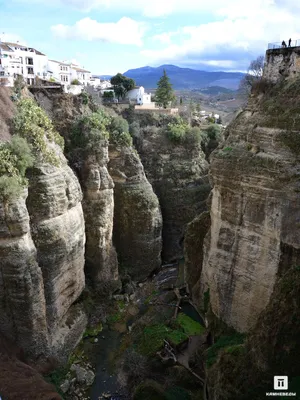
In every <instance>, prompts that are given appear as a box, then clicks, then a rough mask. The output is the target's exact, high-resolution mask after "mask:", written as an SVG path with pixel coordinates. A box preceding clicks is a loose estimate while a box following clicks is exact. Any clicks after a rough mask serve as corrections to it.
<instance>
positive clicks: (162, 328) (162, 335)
mask: <svg viewBox="0 0 300 400" xmlns="http://www.w3.org/2000/svg"><path fill="white" fill-rule="evenodd" d="M187 338H188V336H187V335H186V334H185V333H184V332H182V331H180V330H177V329H172V328H169V327H167V326H166V325H164V324H157V325H152V326H147V327H146V328H144V330H143V333H142V338H141V340H140V343H139V344H138V351H139V352H140V353H141V354H143V355H145V356H151V355H155V353H156V352H157V351H158V350H160V349H161V348H162V347H163V345H164V340H168V341H169V342H171V344H173V345H174V346H177V345H178V344H180V343H182V342H183V341H184V340H186V339H187Z"/></svg>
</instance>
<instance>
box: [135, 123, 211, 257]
mask: <svg viewBox="0 0 300 400" xmlns="http://www.w3.org/2000/svg"><path fill="white" fill-rule="evenodd" d="M138 150H139V154H140V156H141V159H142V162H143V165H144V167H145V172H146V175H147V177H148V179H149V181H150V183H151V184H152V186H153V189H154V191H155V193H156V194H157V196H158V198H159V202H160V205H161V210H162V216H163V254H162V257H163V260H164V261H171V260H174V259H176V258H180V257H182V255H183V238H184V234H185V228H186V225H187V223H189V222H191V221H192V220H193V219H194V218H195V217H196V216H197V215H198V214H199V213H201V212H202V211H205V210H206V202H205V200H206V198H207V196H208V194H209V192H210V186H209V182H208V176H207V175H208V163H207V161H206V160H205V155H204V153H203V152H202V150H201V148H200V145H185V146H181V145H173V144H172V143H171V142H170V141H169V140H168V139H167V138H166V137H165V136H164V135H163V134H161V133H158V132H157V131H156V130H155V129H154V130H151V129H149V131H147V132H144V137H143V140H142V142H141V144H140V146H139V148H138Z"/></svg>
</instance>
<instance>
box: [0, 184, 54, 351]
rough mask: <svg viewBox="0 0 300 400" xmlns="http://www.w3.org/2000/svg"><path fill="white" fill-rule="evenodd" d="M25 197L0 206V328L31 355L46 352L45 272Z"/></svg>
mask: <svg viewBox="0 0 300 400" xmlns="http://www.w3.org/2000/svg"><path fill="white" fill-rule="evenodd" d="M27 194H28V192H27V190H24V193H23V195H22V196H21V197H20V198H19V199H17V200H14V201H11V202H9V203H6V204H3V203H1V204H0V267H1V271H0V327H1V332H2V333H3V334H4V335H5V336H7V337H9V338H10V339H12V340H13V341H15V342H17V344H18V345H20V346H21V347H23V348H26V349H27V350H28V352H32V353H34V352H35V351H37V354H39V353H46V351H47V335H48V333H47V320H46V301H45V296H44V285H43V275H42V270H41V268H40V267H39V265H38V263H37V251H36V247H35V245H34V242H33V240H32V237H31V232H30V226H29V214H28V211H27V208H26V204H25V200H26V197H27Z"/></svg>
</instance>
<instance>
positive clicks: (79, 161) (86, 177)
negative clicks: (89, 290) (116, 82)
mask: <svg viewBox="0 0 300 400" xmlns="http://www.w3.org/2000/svg"><path fill="white" fill-rule="evenodd" d="M35 98H36V100H37V101H38V103H39V104H40V106H41V107H43V108H44V109H45V110H46V112H47V114H48V115H49V116H50V117H51V118H52V119H53V122H54V124H55V127H56V129H57V130H58V132H60V134H61V135H62V136H63V137H64V138H65V140H66V143H67V144H68V141H69V140H70V139H69V136H70V134H71V133H72V129H73V128H74V121H75V120H76V118H78V117H81V116H82V115H89V114H90V113H91V111H95V110H94V108H93V104H92V103H89V104H83V100H82V97H81V96H73V95H70V94H61V93H59V94H52V93H49V92H41V91H37V92H36V93H35ZM74 159H75V160H71V165H72V168H74V169H76V172H77V173H78V176H79V179H80V184H81V188H82V192H83V202H82V206H83V213H84V220H85V229H86V249H85V261H86V263H85V270H86V274H87V277H88V278H89V282H90V283H91V284H92V285H93V286H94V287H95V288H97V289H100V290H101V291H103V290H104V291H105V292H107V291H108V292H109V291H111V290H114V289H115V288H116V286H117V285H118V260H117V254H116V251H115V248H114V246H113V243H112V231H113V215H114V183H113V180H112V178H111V177H110V175H109V173H108V170H107V163H108V143H107V141H105V140H102V141H99V143H98V144H97V145H96V144H95V145H94V146H93V148H89V150H85V149H79V150H78V149H77V153H76V157H74Z"/></svg>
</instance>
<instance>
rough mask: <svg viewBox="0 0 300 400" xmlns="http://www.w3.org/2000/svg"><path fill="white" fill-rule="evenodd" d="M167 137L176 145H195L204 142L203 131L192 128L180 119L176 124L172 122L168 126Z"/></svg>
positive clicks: (178, 118)
mask: <svg viewBox="0 0 300 400" xmlns="http://www.w3.org/2000/svg"><path fill="white" fill-rule="evenodd" d="M166 132H167V136H168V138H169V140H170V141H171V142H172V143H174V144H181V145H193V144H197V143H200V141H201V140H202V135H201V131H200V129H199V128H197V127H190V126H189V125H188V124H187V123H186V122H184V121H183V120H182V119H181V118H180V117H177V119H176V122H170V123H168V125H167V130H166Z"/></svg>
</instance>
